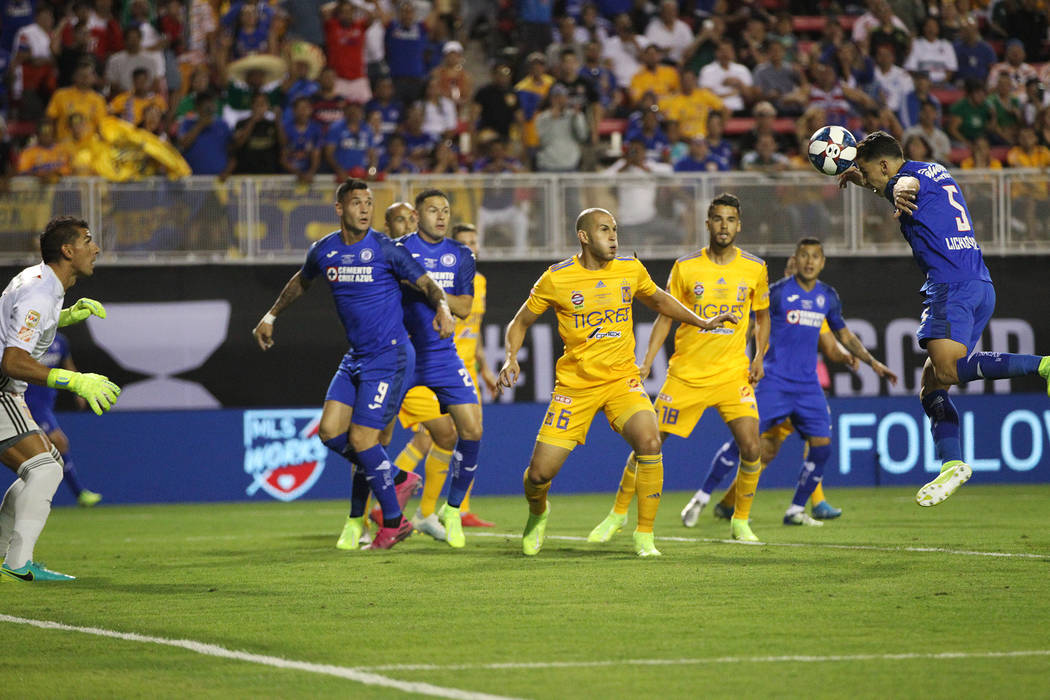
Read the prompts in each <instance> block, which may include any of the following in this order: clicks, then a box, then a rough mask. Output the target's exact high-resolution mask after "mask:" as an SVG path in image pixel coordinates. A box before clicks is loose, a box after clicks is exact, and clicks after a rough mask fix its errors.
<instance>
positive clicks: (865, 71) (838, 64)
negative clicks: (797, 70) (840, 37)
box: [822, 41, 875, 91]
mask: <svg viewBox="0 0 1050 700" xmlns="http://www.w3.org/2000/svg"><path fill="white" fill-rule="evenodd" d="M822 63H827V64H828V65H830V66H831V67H832V69H833V70H834V71H835V77H837V78H838V79H839V80H841V81H842V82H843V83H845V84H846V85H848V86H850V87H855V88H857V89H858V90H865V91H867V90H868V89H869V87H871V86H872V85H873V84H874V83H875V61H874V60H872V58H871V56H868V55H866V54H862V53H861V52H860V49H858V48H857V45H856V44H854V43H853V42H852V41H843V42H842V43H840V44H839V45H838V46H837V47H835V50H834V51H832V52H831V54H830V55H829V56H828V59H827V60H826V61H822Z"/></svg>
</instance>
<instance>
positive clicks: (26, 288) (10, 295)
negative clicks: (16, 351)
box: [0, 263, 66, 394]
mask: <svg viewBox="0 0 1050 700" xmlns="http://www.w3.org/2000/svg"><path fill="white" fill-rule="evenodd" d="M65 295H66V290H65V288H64V287H63V286H62V282H61V281H59V279H58V275H56V274H55V271H54V270H52V269H51V267H50V266H49V265H47V264H45V263H40V264H39V265H34V266H32V267H27V268H26V269H24V270H22V271H21V272H19V273H18V274H17V275H15V277H14V279H12V280H11V281H10V282H9V283H8V285H7V287H6V288H5V289H4V293H3V295H0V343H2V344H3V350H7V348H21V349H23V350H25V351H26V352H28V353H29V354H30V355H31V356H32V357H33V359H35V360H38V361H39V360H40V358H41V357H43V356H44V353H45V352H47V349H48V348H49V347H51V342H52V341H53V340H54V339H55V333H57V332H58V314H59V313H60V312H61V311H62V299H63V297H65ZM25 389H26V383H25V382H23V381H19V380H16V379H12V378H11V377H8V376H5V375H4V374H3V372H2V371H0V391H5V392H7V393H9V394H21V393H23V392H24V391H25Z"/></svg>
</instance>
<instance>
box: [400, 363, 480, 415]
mask: <svg viewBox="0 0 1050 700" xmlns="http://www.w3.org/2000/svg"><path fill="white" fill-rule="evenodd" d="M413 386H425V387H426V388H428V389H430V390H431V391H433V392H434V395H435V396H437V398H438V403H439V404H440V405H441V412H442V413H444V412H445V407H446V406H457V405H459V404H468V403H471V404H472V403H478V390H477V389H476V388H475V387H474V380H473V379H471V377H470V372H468V371H467V368H466V366H465V365H464V364H463V360H461V359H460V357H459V355H457V354H456V350H455V348H451V347H450V348H447V349H446V348H441V349H439V350H426V351H421V352H420V353H419V354H418V355H417V356H416V378H415V381H413Z"/></svg>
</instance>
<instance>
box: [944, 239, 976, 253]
mask: <svg viewBox="0 0 1050 700" xmlns="http://www.w3.org/2000/svg"><path fill="white" fill-rule="evenodd" d="M944 245H946V246H947V247H948V250H980V246H979V245H977V239H976V238H974V237H973V236H952V237H950V238H945V239H944Z"/></svg>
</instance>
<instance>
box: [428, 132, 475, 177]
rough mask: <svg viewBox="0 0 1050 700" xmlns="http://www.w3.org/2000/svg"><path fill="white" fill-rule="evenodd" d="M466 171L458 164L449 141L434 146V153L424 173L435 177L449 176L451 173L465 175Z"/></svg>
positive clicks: (457, 157) (454, 151) (453, 147)
mask: <svg viewBox="0 0 1050 700" xmlns="http://www.w3.org/2000/svg"><path fill="white" fill-rule="evenodd" d="M466 171H467V169H466V168H464V167H463V166H462V165H461V164H460V162H459V155H458V154H457V153H456V148H455V146H454V145H453V143H452V142H451V141H448V140H446V141H442V142H441V143H439V144H438V145H436V146H434V153H433V155H432V157H431V161H430V165H429V167H428V168H427V169H426V172H429V173H434V174H435V175H437V174H441V175H449V174H452V173H465V172H466Z"/></svg>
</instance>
